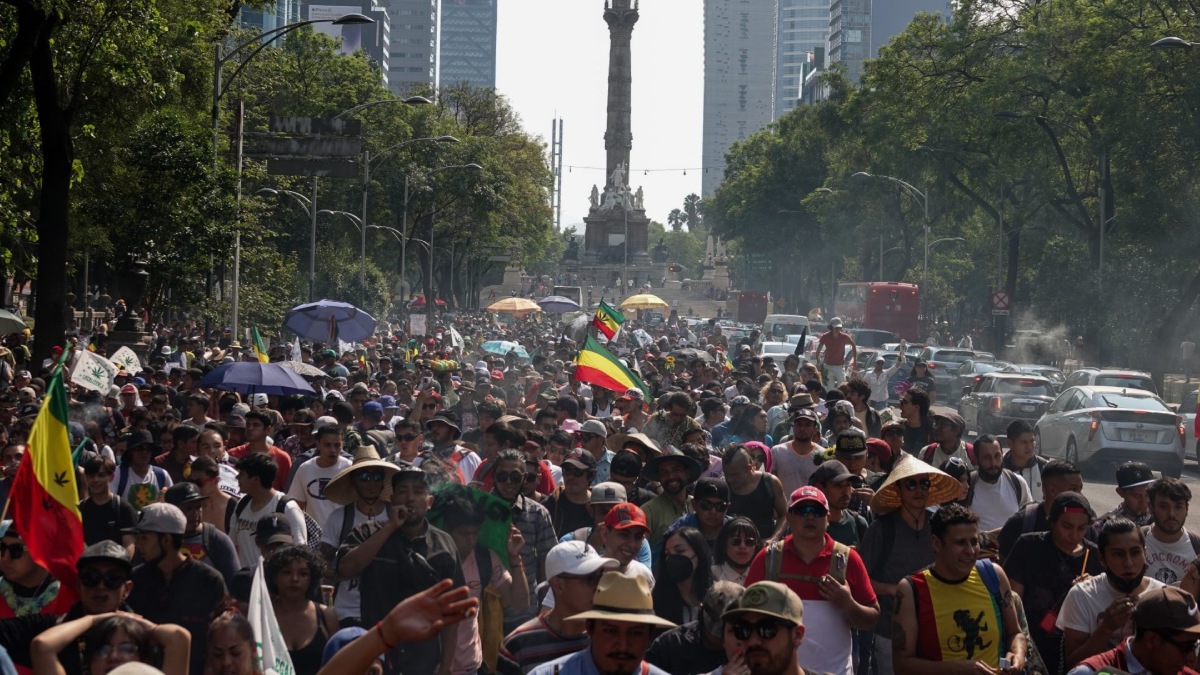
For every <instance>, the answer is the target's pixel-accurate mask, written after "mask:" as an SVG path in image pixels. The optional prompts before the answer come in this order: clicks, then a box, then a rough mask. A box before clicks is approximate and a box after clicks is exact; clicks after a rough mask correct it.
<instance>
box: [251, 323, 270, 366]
mask: <svg viewBox="0 0 1200 675" xmlns="http://www.w3.org/2000/svg"><path fill="white" fill-rule="evenodd" d="M250 333H251V335H252V336H253V337H254V355H255V356H256V357H258V362H259V363H270V362H271V357H269V356H267V345H266V344H265V343H263V339H262V335H260V334H259V332H258V326H255V325H254V324H250Z"/></svg>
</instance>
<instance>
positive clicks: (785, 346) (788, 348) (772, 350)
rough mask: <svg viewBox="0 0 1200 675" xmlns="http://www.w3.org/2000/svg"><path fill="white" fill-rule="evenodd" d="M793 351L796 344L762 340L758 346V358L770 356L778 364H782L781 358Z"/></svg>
mask: <svg viewBox="0 0 1200 675" xmlns="http://www.w3.org/2000/svg"><path fill="white" fill-rule="evenodd" d="M794 351H796V345H795V344H792V343H789V342H763V343H762V344H760V345H759V346H758V356H759V358H763V357H767V356H770V357H771V358H773V359H775V363H777V364H779V365H780V366H782V365H783V360H784V359H786V358H787V357H788V356H789V355H791V354H792V352H794Z"/></svg>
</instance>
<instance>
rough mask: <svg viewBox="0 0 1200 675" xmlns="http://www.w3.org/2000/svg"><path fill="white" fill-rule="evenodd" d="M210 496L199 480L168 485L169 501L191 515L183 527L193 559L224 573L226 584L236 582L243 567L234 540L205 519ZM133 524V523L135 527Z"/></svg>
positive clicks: (188, 551) (185, 541)
mask: <svg viewBox="0 0 1200 675" xmlns="http://www.w3.org/2000/svg"><path fill="white" fill-rule="evenodd" d="M207 501H208V498H207V497H205V496H204V495H202V494H200V488H198V487H196V485H195V483H189V482H183V483H176V484H175V485H172V486H171V487H169V488H167V492H166V502H167V503H168V504H172V505H174V506H177V507H179V510H180V511H182V512H183V516H184V518H186V519H187V526H186V527H185V528H184V531H183V549H184V551H185V552H186V553H187V555H188V557H190V558H191V559H192V560H199V561H200V562H203V563H205V564H207V565H211V566H212V567H213V569H215V570H217V571H218V572H220V573H221V577H222V578H224V579H225V585H226V586H228V585H229V584H230V583H232V582H233V575H234V574H236V573H237V571H238V568H239V567H241V565H240V564H239V560H238V557H237V551H236V550H235V549H234V547H233V540H232V539H230V538H229V535H227V534H225V533H224V532H222V531H220V530H218V529H217V528H216V526H214V525H212V524H210V523H206V522H204V510H205V508H207ZM132 526H133V524H132V523H131V524H130V527H132Z"/></svg>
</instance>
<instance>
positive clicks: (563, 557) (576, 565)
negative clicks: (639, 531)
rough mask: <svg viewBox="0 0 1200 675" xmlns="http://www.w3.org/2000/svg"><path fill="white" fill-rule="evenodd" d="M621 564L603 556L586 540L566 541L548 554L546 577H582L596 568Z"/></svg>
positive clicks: (615, 566)
mask: <svg viewBox="0 0 1200 675" xmlns="http://www.w3.org/2000/svg"><path fill="white" fill-rule="evenodd" d="M620 565H621V563H619V562H617V561H616V560H613V559H612V558H601V557H600V554H599V553H596V549H594V548H592V547H591V546H588V544H587V542H586V541H565V542H563V543H561V544H558V545H557V546H555V547H554V548H552V549H550V552H549V553H547V554H546V578H547V579H553V578H554V577H556V576H558V575H560V574H574V575H576V576H581V577H582V576H587V575H589V574H591V573H592V572H595V571H596V570H615V569H617V568H618V567H620Z"/></svg>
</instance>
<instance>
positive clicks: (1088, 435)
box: [1034, 386, 1188, 478]
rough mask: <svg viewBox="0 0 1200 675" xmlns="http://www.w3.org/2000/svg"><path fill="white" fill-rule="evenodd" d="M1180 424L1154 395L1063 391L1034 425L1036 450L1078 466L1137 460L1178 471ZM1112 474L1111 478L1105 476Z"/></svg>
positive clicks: (1168, 472)
mask: <svg viewBox="0 0 1200 675" xmlns="http://www.w3.org/2000/svg"><path fill="white" fill-rule="evenodd" d="M1186 431H1187V430H1186V429H1185V425H1184V420H1183V418H1182V417H1180V416H1179V415H1177V414H1175V412H1173V411H1172V410H1171V409H1170V408H1168V407H1167V404H1166V403H1163V400H1162V399H1161V398H1159V397H1158V396H1157V395H1155V394H1153V393H1151V392H1148V391H1144V390H1141V389H1134V388H1123V387H1096V386H1082V387H1068V388H1067V389H1066V390H1064V391H1063V393H1061V394H1059V395H1058V397H1057V398H1055V399H1054V402H1053V403H1051V404H1050V407H1049V408H1048V409H1047V410H1046V413H1045V414H1044V415H1042V417H1041V419H1039V420H1038V421H1037V424H1036V425H1035V426H1034V434H1035V435H1036V436H1037V444H1038V452H1039V453H1041V454H1042V455H1043V456H1045V457H1059V458H1062V459H1065V460H1067V461H1068V462H1072V463H1074V464H1076V465H1078V466H1080V467H1081V468H1082V467H1083V466H1084V465H1085V464H1089V463H1090V464H1099V463H1101V462H1104V463H1111V464H1113V465H1116V464H1120V463H1121V462H1125V461H1128V460H1138V461H1142V462H1145V463H1146V464H1149V465H1150V466H1152V467H1156V468H1158V469H1160V470H1161V471H1162V472H1163V475H1164V476H1173V477H1175V478H1178V477H1179V476H1180V475H1181V474H1182V473H1183V458H1184V454H1183V453H1184V445H1185V438H1186V437H1187V435H1188V434H1187V433H1186ZM1110 475H1111V474H1110Z"/></svg>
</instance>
